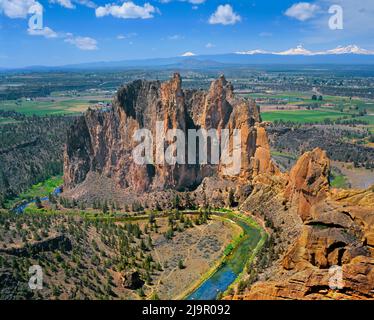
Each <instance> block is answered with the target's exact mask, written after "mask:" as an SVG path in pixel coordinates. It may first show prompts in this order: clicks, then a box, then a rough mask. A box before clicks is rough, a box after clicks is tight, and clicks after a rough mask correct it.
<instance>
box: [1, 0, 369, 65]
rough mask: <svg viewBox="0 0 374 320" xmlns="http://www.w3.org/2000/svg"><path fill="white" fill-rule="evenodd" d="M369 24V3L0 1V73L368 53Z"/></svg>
mask: <svg viewBox="0 0 374 320" xmlns="http://www.w3.org/2000/svg"><path fill="white" fill-rule="evenodd" d="M300 3H304V4H301V5H300ZM305 3H306V4H305ZM332 4H338V5H340V6H341V7H342V8H343V9H344V29H343V30H330V29H329V27H328V19H329V18H330V16H331V14H329V13H328V8H329V7H330V6H331V5H332ZM35 5H37V6H38V5H41V6H42V7H43V26H42V27H43V29H42V30H36V31H33V30H31V31H30V30H28V22H29V19H30V17H31V16H32V14H28V10H29V8H30V7H31V6H35ZM373 21H374V1H372V0H315V1H294V0H237V1H224V0H220V1H219V0H205V1H204V0H155V1H154V0H148V1H141V0H133V1H132V2H130V1H116V0H112V1H110V0H92V1H90V0H0V44H1V45H0V66H2V67H20V66H29V65H64V64H71V63H80V62H92V61H103V60H106V61H114V60H127V59H142V58H154V57H171V56H179V55H182V54H183V53H185V52H192V53H195V54H217V53H229V52H236V51H244V50H252V49H263V50H268V51H281V50H286V49H289V48H291V47H296V46H297V45H299V44H302V45H303V46H305V47H306V48H308V49H310V50H326V49H332V48H334V47H336V46H338V45H344V46H345V45H349V44H357V45H359V46H361V47H363V48H366V49H369V50H374V41H373V40H374V36H373V35H374V32H373V31H374V22H373Z"/></svg>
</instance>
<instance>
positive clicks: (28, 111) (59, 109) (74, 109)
mask: <svg viewBox="0 0 374 320" xmlns="http://www.w3.org/2000/svg"><path fill="white" fill-rule="evenodd" d="M96 101H100V102H104V103H106V102H110V99H108V98H106V97H102V96H97V97H92V96H90V97H66V98H56V99H52V98H51V99H40V100H39V99H34V100H31V101H29V100H27V99H21V100H5V101H0V110H14V111H17V112H20V113H23V114H25V115H30V116H31V115H38V116H43V115H62V114H74V113H81V112H84V111H85V110H87V108H88V107H89V106H90V105H93V104H94V103H95V102H96ZM0 122H1V121H0Z"/></svg>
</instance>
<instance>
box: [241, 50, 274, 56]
mask: <svg viewBox="0 0 374 320" xmlns="http://www.w3.org/2000/svg"><path fill="white" fill-rule="evenodd" d="M235 53H236V54H249V55H251V54H271V52H270V51H266V50H261V49H255V50H249V51H238V52H235Z"/></svg>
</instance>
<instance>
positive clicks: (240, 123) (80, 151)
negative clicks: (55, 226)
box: [64, 74, 277, 202]
mask: <svg viewBox="0 0 374 320" xmlns="http://www.w3.org/2000/svg"><path fill="white" fill-rule="evenodd" d="M157 121H161V123H162V131H163V133H164V134H165V133H166V131H167V130H168V129H181V130H182V131H183V132H184V133H185V135H186V142H188V141H189V140H188V132H187V130H188V129H196V130H199V129H206V130H210V129H217V132H218V135H220V134H221V131H222V130H223V129H229V130H230V132H232V130H233V129H239V130H241V150H242V152H241V168H240V173H239V174H238V175H237V176H234V177H232V179H234V180H237V179H239V178H240V179H242V181H245V182H246V183H247V182H248V180H250V179H251V178H252V176H254V175H256V174H258V173H265V172H269V173H274V172H276V170H277V169H276V167H275V166H274V164H273V163H272V160H271V158H270V149H269V145H268V143H267V137H266V132H265V129H264V128H263V127H262V126H261V124H260V121H261V118H260V113H259V110H258V108H257V106H256V104H255V102H254V101H252V100H243V99H238V98H236V97H235V95H234V93H233V87H232V85H231V84H230V83H229V82H227V81H226V79H225V78H224V77H223V76H221V77H220V78H219V79H217V80H215V81H213V82H212V84H211V86H210V89H209V90H208V91H202V90H183V89H182V80H181V77H180V76H179V74H174V76H173V78H172V79H171V80H170V81H167V82H163V83H161V82H159V81H150V82H149V81H142V80H138V81H134V82H132V83H130V84H128V85H125V86H123V87H122V88H120V89H119V90H118V92H117V95H116V96H115V98H114V101H113V107H112V108H111V109H100V110H89V111H87V112H86V113H85V114H84V116H82V117H81V118H80V119H79V120H78V121H76V123H75V124H74V125H73V127H72V128H71V129H70V131H69V133H68V139H67V143H66V146H65V152H64V183H65V185H64V187H65V189H64V190H65V191H66V192H65V195H66V196H68V195H71V196H72V197H74V198H78V199H84V198H85V197H86V196H87V195H89V194H91V195H93V194H100V190H94V188H95V187H96V188H97V189H101V190H102V189H105V188H107V189H108V190H107V192H106V194H107V195H111V196H113V197H116V199H120V201H121V202H126V201H128V200H127V199H128V198H126V197H127V196H128V195H130V194H132V195H134V194H135V195H141V194H143V193H145V192H146V193H149V192H156V191H164V190H167V189H172V190H182V191H183V190H193V189H195V188H196V187H197V186H198V185H200V184H201V182H202V181H203V179H204V178H205V177H212V176H217V177H223V176H225V171H224V170H223V165H218V164H209V163H208V164H201V165H200V164H191V162H189V159H188V152H187V150H185V151H186V152H185V153H186V162H188V163H187V164H178V163H177V164H175V165H169V164H167V163H164V164H157V163H154V164H147V165H138V164H136V163H135V161H134V159H133V156H132V151H133V150H134V148H135V147H136V146H137V145H138V144H139V142H137V141H135V140H134V138H133V135H134V133H135V131H136V130H137V129H143V128H145V129H148V130H150V131H151V134H152V137H153V141H154V142H155V141H156V122H157ZM230 134H231V133H230ZM230 138H231V136H230ZM230 140H231V139H230ZM172 142H173V141H166V142H165V145H164V147H165V150H166V149H167V147H168V146H169V145H170V144H171V143H172ZM186 145H187V143H186ZM159 147H160V146H157V148H154V150H153V156H154V160H156V158H157V155H156V153H157V151H159V150H156V149H158V148H159ZM161 147H162V146H161ZM186 148H187V147H186ZM207 149H208V155H209V154H210V152H209V151H210V147H209V146H208V148H207ZM197 151H198V148H197ZM231 151H232V148H231ZM197 153H198V152H197ZM198 156H200V155H199V154H198ZM195 161H197V162H198V159H195ZM208 161H209V156H208ZM230 179H231V177H230ZM88 190H91V191H88ZM69 191H70V192H69Z"/></svg>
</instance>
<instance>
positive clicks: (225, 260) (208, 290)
mask: <svg viewBox="0 0 374 320" xmlns="http://www.w3.org/2000/svg"><path fill="white" fill-rule="evenodd" d="M214 214H216V212H214ZM220 214H222V213H220ZM224 215H225V218H226V219H229V220H231V221H232V223H236V224H238V225H240V226H241V227H242V229H243V232H244V235H243V236H242V237H241V239H240V241H239V242H238V243H236V244H235V247H234V248H233V249H232V250H231V252H230V254H229V255H227V256H223V257H222V258H221V259H220V260H219V261H217V263H216V264H215V266H214V267H213V268H211V269H210V270H209V271H208V272H207V273H206V274H204V275H203V276H202V277H201V278H200V281H199V282H197V283H195V284H194V285H192V286H191V287H190V288H189V289H187V290H186V292H185V294H184V296H179V297H177V298H184V299H191V300H195V299H196V300H213V299H216V296H217V295H218V294H219V293H222V294H223V293H224V292H225V291H226V290H227V289H228V288H229V287H230V286H232V285H235V284H236V283H237V282H238V281H239V280H240V279H241V277H242V276H243V274H244V272H245V271H246V266H247V265H250V264H251V263H252V260H253V258H254V257H255V255H256V253H257V252H258V251H259V250H260V248H261V247H262V245H263V244H264V243H265V240H266V233H265V232H264V231H263V230H262V229H261V228H260V227H259V225H258V224H257V223H256V222H255V221H254V220H252V219H251V218H250V217H248V216H245V215H243V214H241V213H239V212H233V211H231V212H226V213H225V214H224ZM249 252H250V255H249V256H248V253H249Z"/></svg>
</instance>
